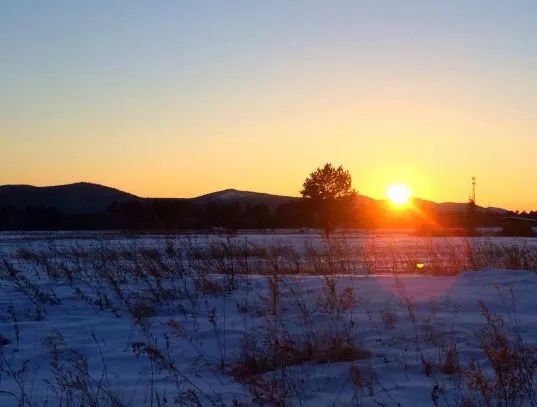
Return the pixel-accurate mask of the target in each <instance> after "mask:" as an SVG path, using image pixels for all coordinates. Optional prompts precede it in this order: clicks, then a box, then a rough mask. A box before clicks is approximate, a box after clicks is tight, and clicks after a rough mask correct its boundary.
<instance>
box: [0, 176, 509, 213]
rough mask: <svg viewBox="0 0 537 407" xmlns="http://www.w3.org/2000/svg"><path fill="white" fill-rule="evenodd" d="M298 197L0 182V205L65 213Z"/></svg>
mask: <svg viewBox="0 0 537 407" xmlns="http://www.w3.org/2000/svg"><path fill="white" fill-rule="evenodd" d="M299 199H300V198H298V197H293V196H284V195H273V194H266V193H260V192H250V191H239V190H236V189H225V190H223V191H218V192H213V193H209V194H206V195H201V196H198V197H194V198H142V197H139V196H136V195H133V194H130V193H128V192H124V191H120V190H118V189H115V188H110V187H106V186H103V185H98V184H92V183H87V182H80V183H74V184H68V185H58V186H47V187H36V186H32V185H3V186H0V209H1V208H6V207H12V208H16V209H19V210H24V209H26V208H30V207H34V208H35V207H46V208H54V209H56V210H57V211H58V212H59V213H62V214H66V215H78V214H93V213H101V212H104V211H106V210H107V209H108V208H110V206H111V205H113V204H114V203H116V204H121V203H126V202H132V201H138V202H147V201H163V202H166V201H167V202H173V201H189V202H191V203H196V204H200V205H208V204H210V203H216V204H226V203H238V204H240V205H249V204H251V205H256V204H265V205H266V206H267V207H268V208H269V209H270V210H274V209H276V208H277V207H278V206H279V205H282V204H286V203H291V202H294V201H297V200H299ZM356 199H357V205H363V206H375V205H380V204H383V203H384V202H385V201H382V200H376V199H373V198H369V197H367V196H364V195H359V196H358V197H357V198H356ZM415 201H416V202H419V204H420V206H421V207H427V208H429V209H431V210H434V211H437V212H462V211H466V208H467V204H466V203H456V202H445V203H436V202H432V201H427V200H423V199H417V198H416V199H415ZM478 210H480V211H489V212H494V213H500V214H501V213H508V212H509V211H508V210H506V209H501V208H484V207H478Z"/></svg>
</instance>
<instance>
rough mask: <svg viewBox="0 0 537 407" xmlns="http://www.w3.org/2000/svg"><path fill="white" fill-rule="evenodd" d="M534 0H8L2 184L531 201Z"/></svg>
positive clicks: (2, 14) (536, 88) (534, 203)
mask: <svg viewBox="0 0 537 407" xmlns="http://www.w3.org/2000/svg"><path fill="white" fill-rule="evenodd" d="M536 21H537V2H535V1H534V0H527V1H505V0H501V1H500V0H497V1H495V0H482V1H477V0H472V1H468V0H459V1H454V0H451V1H441V0H437V1H434V0H423V1H417V0H415V1H413V0H406V1H401V0H392V1H382V0H371V1H315V0H304V1H272V0H271V1H252V0H245V1H224V0H214V1H200V0H196V1H165V0H162V1H158V2H156V1H134V0H125V1H120V0H114V1H112V0H110V1H99V0H92V1H86V2H78V1H72V0H64V1H49V0H41V1H31V0H13V1H2V2H0V184H7V183H9V184H16V183H24V184H33V185H51V184H61V183H70V182H76V181H90V182H96V183H101V184H105V185H109V186H114V187H117V188H120V189H123V190H127V191H129V192H132V193H135V194H138V195H141V196H162V197H165V196H194V195H199V194H202V193H206V192H211V191H214V190H218V189H224V188H229V187H234V188H238V189H247V190H254V191H263V192H271V193H278V194H290V195H297V194H298V191H299V190H300V187H301V184H302V182H303V179H304V177H305V176H306V175H307V174H308V173H309V172H310V171H311V170H313V169H314V168H315V167H316V166H319V165H322V164H323V163H324V162H327V161H330V162H332V163H334V164H342V165H343V166H345V167H346V168H348V169H349V170H350V171H351V173H352V175H353V180H354V186H355V187H356V188H357V189H358V190H359V192H360V193H362V194H365V195H369V196H372V197H376V198H383V197H384V195H385V190H386V186H387V185H388V184H390V183H396V182H404V183H407V184H408V185H409V186H410V187H411V188H412V189H413V191H414V193H415V195H418V196H420V197H423V198H428V199H432V200H436V201H465V200H466V199H467V198H468V194H469V192H470V186H471V185H470V180H471V177H472V176H476V177H477V179H478V203H479V204H481V205H493V206H502V207H507V208H511V209H530V208H534V209H535V208H537V177H536V172H537V24H536V23H535V22H536Z"/></svg>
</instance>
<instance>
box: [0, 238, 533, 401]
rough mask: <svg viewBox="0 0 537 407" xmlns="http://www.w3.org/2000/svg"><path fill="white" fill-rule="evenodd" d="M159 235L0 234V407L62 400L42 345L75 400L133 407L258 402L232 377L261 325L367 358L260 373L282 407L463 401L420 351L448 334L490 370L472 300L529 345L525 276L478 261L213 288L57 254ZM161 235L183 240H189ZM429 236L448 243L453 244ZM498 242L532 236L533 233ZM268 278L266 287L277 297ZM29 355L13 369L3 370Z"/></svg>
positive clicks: (217, 282) (145, 241) (438, 352)
mask: <svg viewBox="0 0 537 407" xmlns="http://www.w3.org/2000/svg"><path fill="white" fill-rule="evenodd" d="M96 236H97V237H99V240H98V241H96V240H95V238H96ZM310 237H311V238H312V239H314V240H315V244H321V243H322V241H321V239H320V238H317V237H313V235H312V236H310ZM51 239H52V240H51ZM169 239H170V237H160V238H159V237H155V236H142V237H137V238H128V237H124V236H122V237H118V236H115V235H106V234H101V235H98V234H97V235H93V234H90V235H89V236H87V238H86V239H85V238H81V237H80V235H78V236H77V234H69V235H68V236H66V235H65V234H62V235H53V236H51V235H36V234H32V235H26V234H18V235H15V234H10V235H2V236H1V237H0V262H1V263H2V264H3V265H4V266H0V284H1V286H2V290H1V291H0V334H1V336H2V337H3V338H4V339H5V340H6V341H5V342H6V344H5V345H4V346H3V347H2V348H1V349H2V358H3V359H2V361H1V362H0V366H2V368H1V369H0V405H2V406H11V405H13V406H16V405H19V401H20V400H21V397H23V398H22V401H23V404H24V405H43V404H47V403H48V404H47V405H60V404H62V403H61V401H62V399H61V397H63V405H66V401H67V400H68V394H67V393H66V392H64V393H61V392H60V393H58V394H55V393H54V390H53V387H54V386H56V389H58V388H61V386H59V385H58V382H57V381H56V379H57V377H58V375H59V373H58V371H56V372H55V370H54V366H53V362H54V359H53V357H52V354H51V351H50V348H51V346H50V345H51V343H56V344H57V345H58V349H59V352H58V354H59V355H61V356H60V362H61V363H63V365H61V366H62V367H61V368H60V369H59V370H61V371H62V372H64V373H65V372H68V371H75V372H76V374H75V376H76V377H78V378H80V377H86V378H87V379H88V381H89V385H88V387H89V388H91V389H92V390H91V392H90V395H89V396H87V395H86V396H87V397H89V398H90V399H91V397H94V400H97V401H98V403H97V404H98V405H110V404H112V403H111V402H110V398H109V397H108V396H107V395H106V394H107V392H111V393H113V394H114V395H115V396H117V399H118V400H119V401H121V404H124V405H132V406H138V405H155V406H156V405H159V404H158V403H160V405H174V402H175V401H176V398H177V397H178V396H180V395H181V396H183V398H182V399H180V400H179V401H182V402H184V404H188V403H187V401H186V400H185V397H186V396H187V395H192V394H197V397H198V399H199V403H200V404H201V405H213V404H216V405H233V404H234V403H235V405H251V404H256V401H255V400H254V396H253V394H252V392H251V387H252V386H251V385H248V384H245V383H240V382H239V380H238V378H237V377H236V374H234V373H233V372H236V367H237V365H238V363H239V361H240V360H241V350H244V343H245V338H247V335H248V334H251V335H253V337H254V338H255V339H257V340H258V341H259V344H258V345H259V346H263V341H264V340H265V339H266V338H268V336H267V335H269V336H270V335H275V336H276V337H278V338H279V339H280V342H281V343H280V344H282V343H283V341H284V340H286V341H292V346H296V347H299V346H300V344H302V343H304V342H307V341H312V342H315V343H319V344H321V343H324V342H323V341H324V340H325V339H326V338H335V337H340V336H341V337H345V338H347V339H349V340H351V341H352V343H353V344H354V346H355V347H357V348H359V349H361V350H363V351H367V352H368V353H369V354H370V357H359V358H356V360H350V361H339V362H336V361H323V362H319V360H320V359H319V357H321V356H322V355H315V356H314V357H312V360H309V361H308V360H306V361H303V363H300V364H296V365H289V366H287V367H286V368H285V369H284V371H282V370H281V369H280V370H277V371H268V372H266V373H264V374H260V377H263V378H265V379H267V380H269V381H270V380H274V381H275V382H277V383H280V382H282V378H284V379H285V380H283V382H285V383H287V384H288V385H289V389H288V394H286V396H285V400H286V403H288V404H290V405H308V406H317V405H318V406H325V405H341V406H346V405H356V403H361V404H362V405H379V404H382V405H398V404H400V405H409V406H417V405H431V404H432V396H431V394H432V391H433V388H434V386H435V385H436V386H438V388H439V389H442V392H441V394H440V396H439V400H438V405H457V404H458V402H459V401H461V400H462V397H464V396H468V397H476V395H475V394H474V393H472V392H471V391H469V390H468V387H467V386H465V385H464V384H461V381H462V382H464V378H463V377H462V375H459V374H455V375H453V374H444V373H442V372H441V371H440V370H439V369H436V368H434V369H433V370H432V372H431V374H430V375H426V374H425V373H424V363H423V360H431V361H433V362H434V361H437V362H438V363H439V364H440V363H441V361H442V358H443V353H442V352H443V351H445V349H446V347H449V346H450V345H452V344H456V347H457V351H458V355H459V360H460V364H461V366H467V365H468V364H469V363H470V362H471V361H472V360H475V361H479V362H480V363H481V364H482V365H483V366H487V360H486V357H485V354H484V352H483V350H482V349H481V348H480V346H479V341H478V338H477V335H476V333H477V332H478V331H479V330H480V329H481V328H482V327H483V326H484V325H485V319H484V317H483V315H482V308H481V305H480V301H482V302H483V303H484V304H486V306H487V307H488V308H489V309H490V310H491V312H493V313H498V314H499V315H502V316H503V318H504V321H505V323H506V329H507V331H508V332H509V333H510V332H511V328H513V327H514V326H516V327H517V329H518V331H517V332H518V333H520V335H521V337H523V338H524V340H525V341H527V342H528V343H529V344H530V345H537V315H535V312H534V309H535V306H536V305H537V302H536V300H535V294H534V293H535V292H537V275H536V274H535V273H534V272H531V271H528V270H501V269H487V270H482V271H465V272H462V273H460V274H457V275H451V276H424V275H398V276H394V275H390V274H382V275H360V274H352V273H351V274H349V273H345V274H338V275H333V276H330V277H327V276H322V275H321V276H319V275H317V276H315V275H277V276H272V277H271V276H266V275H264V276H262V275H256V274H253V273H252V274H249V275H238V276H234V278H235V279H236V280H235V281H234V282H235V283H236V287H233V289H230V290H224V289H222V287H225V286H226V285H227V284H228V283H229V278H230V276H229V275H223V274H219V275H215V274H207V275H203V276H202V275H200V274H199V273H196V274H188V273H186V274H179V273H177V274H173V273H171V272H170V271H168V272H166V273H164V274H162V275H160V276H159V277H158V278H157V277H155V275H154V273H153V275H152V274H151V273H150V272H148V273H146V274H143V273H142V274H136V275H135V273H134V270H135V267H134V266H133V265H132V264H130V263H128V262H127V261H126V260H125V259H122V260H114V258H113V257H110V259H109V261H108V262H106V263H102V264H101V263H99V261H98V260H96V261H95V262H94V263H92V262H91V259H89V260H88V258H86V257H84V256H80V257H76V256H75V257H69V256H68V255H67V254H66V253H67V252H66V251H64V252H62V251H59V252H54V250H56V249H57V248H64V249H65V248H69V247H71V248H73V247H75V246H73V245H76V247H77V248H78V249H80V248H85V249H86V250H88V253H96V252H98V251H99V250H102V248H103V247H105V248H113V247H115V248H118V250H125V249H126V248H129V249H133V250H138V249H139V248H140V247H145V246H148V245H150V246H152V247H157V248H159V247H161V248H164V247H165V246H166V242H168V241H169ZM173 239H174V241H177V242H184V241H185V240H184V239H185V237H180V238H177V237H174V238H173ZM188 239H189V242H190V244H195V245H200V246H204V245H205V246H206V245H208V244H209V243H210V241H211V240H214V239H216V240H225V237H215V236H201V235H199V236H190V237H189V238H188ZM234 239H248V241H255V242H256V244H259V245H265V246H267V247H268V246H270V245H272V246H274V245H281V244H288V245H289V244H290V245H293V246H294V247H297V248H300V249H301V250H302V248H303V247H304V237H303V236H302V235H300V234H288V235H285V234H275V235H269V234H250V235H247V236H244V235H240V236H235V237H234ZM353 239H354V240H352V242H351V243H352V244H351V247H358V246H354V245H362V246H363V244H364V242H363V239H364V237H363V236H361V235H360V236H358V235H357V236H355V237H354V238H353ZM375 239H376V240H375V242H376V244H377V247H380V249H379V250H380V251H382V250H384V249H385V248H386V247H387V246H389V245H393V244H395V245H400V246H401V247H403V248H405V250H407V251H408V250H410V248H411V247H421V246H420V245H427V244H429V243H427V242H429V241H427V240H422V239H416V238H410V237H393V236H392V237H381V238H378V237H376V238H375ZM379 239H380V240H379ZM383 239H384V240H383ZM394 242H396V243H394ZM424 242H425V243H424ZM441 242H442V244H443V245H447V246H449V247H452V245H453V244H455V243H454V242H457V241H456V240H449V239H447V240H446V239H444V240H442V241H441ZM446 242H447V243H446ZM486 242H490V240H486ZM493 242H495V243H497V242H498V241H496V240H493ZM499 242H504V243H506V242H507V243H509V244H515V243H516V244H520V245H530V246H532V247H533V245H535V241H534V240H520V241H515V240H511V241H502V240H499ZM369 243H371V242H369ZM459 243H460V242H459ZM103 245H104V246H103ZM20 248H26V249H28V250H33V251H36V252H37V251H39V250H41V251H42V253H49V255H50V259H53V260H50V259H49V260H50V261H46V262H39V261H36V260H35V259H34V260H32V259H30V258H27V257H21V256H20V251H18V249H20ZM58 253H59V254H58ZM383 261H385V260H383ZM97 263H98V264H97ZM157 263H158V262H150V261H149V260H148V263H144V265H145V266H147V267H148V268H150V265H151V264H152V265H153V266H154V265H155V264H157ZM6 264H9V265H10V267H11V268H9V267H7V266H6ZM181 264H183V263H182V262H181V263H174V264H173V266H174V267H180V265H181ZM13 268H14V270H15V271H13ZM122 268H123V269H122ZM10 270H11V271H10ZM65 270H70V271H71V272H72V273H71V274H69V273H67V272H65ZM105 275H113V276H115V277H114V278H116V277H117V280H114V281H115V282H117V283H118V284H119V290H118V289H117V287H116V289H114V287H113V285H112V284H111V283H110V281H112V280H110V281H108V280H106V277H105ZM120 276H123V279H121V278H120ZM201 280H203V281H208V282H209V283H208V285H206V286H205V289H202V288H200V287H201V286H200V281H201ZM271 281H272V282H274V281H276V282H277V286H278V291H277V293H278V294H277V295H276V296H274V295H273V293H274V286H273V285H272V286H271ZM332 283H333V284H334V286H333V287H334V290H333V291H331V287H332V285H331V284H332ZM271 287H272V288H271ZM164 292H166V293H168V295H163V294H162V293H164ZM159 293H160V294H159ZM99 299H100V302H99V301H98V300H99ZM331 301H332V302H331ZM135 308H136V309H138V310H144V309H145V310H146V311H140V312H141V315H142V316H143V318H137V317H136V315H138V316H139V315H140V313H137V312H136V311H133V310H134V309H135ZM338 335H339V336H338ZM60 336H61V340H60V339H59V338H60ZM54 338H56V339H54ZM54 341H55V342H54ZM0 342H1V341H0ZM290 343H291V342H290ZM265 345H266V344H265ZM268 346H269V348H270V347H271V346H273V344H269V345H268ZM282 346H283V345H282ZM140 349H142V350H141V351H140ZM154 349H158V350H159V352H161V353H162V355H164V356H163V359H162V360H166V361H169V362H171V365H170V366H172V365H173V368H170V366H168V368H165V366H164V367H163V363H159V361H160V362H162V360H160V359H159V357H160V356H158V357H153V359H152V358H151V357H150V356H155V354H154V353H151V352H152V351H153V350H154ZM316 349H322V346H321V347H318V348H316ZM75 352H76V353H75ZM78 354H79V355H81V356H82V357H83V358H87V362H88V376H84V374H82V373H81V370H80V369H79V370H76V369H75V370H73V366H80V365H76V364H69V362H68V361H69V360H71V361H72V360H73V358H71V359H69V357H70V356H73V355H78ZM325 362H326V363H325ZM25 363H27V364H28V365H27V367H26V369H25V371H24V373H21V372H19V373H14V372H15V371H17V370H18V369H20V368H21V367H24V366H25V365H24V364H25ZM433 364H434V363H433ZM69 369H71V370H69ZM352 369H358V371H360V372H361V374H362V380H363V382H364V383H366V384H365V385H364V386H363V387H361V388H359V387H357V386H355V385H353V376H352V371H353V370H352ZM77 375H78V376H77ZM79 387H83V386H79ZM63 389H64V390H65V387H64V388H63ZM188 390H191V391H190V392H188ZM22 394H24V396H22ZM80 394H81V393H80V392H78V393H77V390H76V389H75V388H74V387H73V388H71V397H72V399H73V400H79V401H80V400H84V401H85V404H89V403H88V398H84V397H86V396H81V395H80ZM77 397H78V398H77ZM164 398H165V399H166V401H167V404H166V403H164V402H163V400H164ZM157 399H158V401H157ZM74 404H77V403H74ZM190 405H195V403H194V402H192V403H191V404H190Z"/></svg>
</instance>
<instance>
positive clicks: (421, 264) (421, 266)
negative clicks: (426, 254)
mask: <svg viewBox="0 0 537 407" xmlns="http://www.w3.org/2000/svg"><path fill="white" fill-rule="evenodd" d="M416 267H417V268H418V269H420V270H421V269H424V268H425V264H423V263H418V264H416Z"/></svg>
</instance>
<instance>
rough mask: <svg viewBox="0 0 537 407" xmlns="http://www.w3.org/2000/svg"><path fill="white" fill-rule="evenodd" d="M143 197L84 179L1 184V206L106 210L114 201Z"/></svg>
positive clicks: (69, 211) (89, 211) (78, 211)
mask: <svg viewBox="0 0 537 407" xmlns="http://www.w3.org/2000/svg"><path fill="white" fill-rule="evenodd" d="M136 199H140V198H138V197H137V196H135V195H132V194H129V193H126V192H123V191H120V190H118V189H114V188H109V187H105V186H102V185H97V184H91V183H87V182H80V183H76V184H68V185H58V186H50V187H35V186H31V185H4V186H0V208H5V207H10V206H13V207H15V208H17V209H26V208H30V207H46V208H53V209H56V210H58V211H59V212H60V213H62V214H66V215H78V214H92V213H100V212H104V211H106V209H107V208H108V207H110V205H112V204H113V203H114V202H115V203H123V202H127V201H132V200H136Z"/></svg>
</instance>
